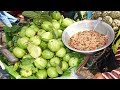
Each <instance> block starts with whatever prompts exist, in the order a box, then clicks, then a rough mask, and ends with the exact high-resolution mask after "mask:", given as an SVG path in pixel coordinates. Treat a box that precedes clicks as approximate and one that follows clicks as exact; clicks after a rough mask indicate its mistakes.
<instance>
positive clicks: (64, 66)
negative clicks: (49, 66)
mask: <svg viewBox="0 0 120 90" xmlns="http://www.w3.org/2000/svg"><path fill="white" fill-rule="evenodd" d="M68 67H69V65H68V63H67V62H66V61H62V71H65V70H67V69H68Z"/></svg>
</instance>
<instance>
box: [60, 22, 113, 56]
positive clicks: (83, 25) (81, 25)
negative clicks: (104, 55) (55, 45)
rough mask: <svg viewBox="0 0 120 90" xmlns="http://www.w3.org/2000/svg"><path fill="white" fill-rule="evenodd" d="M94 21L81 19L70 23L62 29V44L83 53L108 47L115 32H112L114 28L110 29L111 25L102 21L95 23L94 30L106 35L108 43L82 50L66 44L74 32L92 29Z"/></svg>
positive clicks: (90, 52)
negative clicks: (92, 48) (96, 47)
mask: <svg viewBox="0 0 120 90" xmlns="http://www.w3.org/2000/svg"><path fill="white" fill-rule="evenodd" d="M96 23H97V20H83V21H79V22H75V23H73V24H71V25H70V26H68V27H67V28H66V29H65V30H64V31H63V34H62V41H63V43H64V45H65V46H66V47H68V48H69V49H71V50H73V51H76V52H80V53H84V54H93V53H95V52H97V51H100V50H102V49H104V48H106V47H108V46H109V45H110V44H111V43H112V42H113V40H114V37H115V33H114V30H113V29H112V27H111V26H110V25H109V24H107V23H105V22H103V21H100V23H99V24H98V25H97V27H96V29H95V31H97V32H99V33H101V34H104V35H107V36H108V43H107V44H106V45H105V46H103V47H101V48H98V49H95V50H90V51H82V50H77V49H74V48H72V47H70V46H69V45H68V41H69V40H70V38H71V37H72V36H73V35H74V34H75V33H78V32H80V31H86V30H93V29H94V27H95V25H96Z"/></svg>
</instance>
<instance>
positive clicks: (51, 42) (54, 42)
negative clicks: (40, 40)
mask: <svg viewBox="0 0 120 90" xmlns="http://www.w3.org/2000/svg"><path fill="white" fill-rule="evenodd" d="M48 48H49V49H50V50H51V51H52V52H57V51H58V50H59V49H60V43H59V41H58V40H56V39H51V40H49V42H48Z"/></svg>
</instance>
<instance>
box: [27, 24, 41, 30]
mask: <svg viewBox="0 0 120 90" xmlns="http://www.w3.org/2000/svg"><path fill="white" fill-rule="evenodd" d="M29 28H31V29H32V30H34V31H35V32H37V31H38V30H39V28H38V27H37V26H36V25H35V24H32V25H31V26H30V27H29Z"/></svg>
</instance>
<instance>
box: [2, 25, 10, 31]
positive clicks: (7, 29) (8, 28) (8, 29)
mask: <svg viewBox="0 0 120 90" xmlns="http://www.w3.org/2000/svg"><path fill="white" fill-rule="evenodd" d="M3 30H4V32H11V28H10V27H8V26H3Z"/></svg>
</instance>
